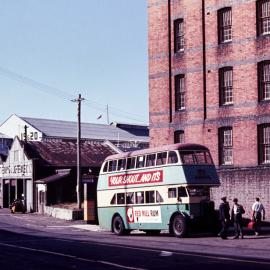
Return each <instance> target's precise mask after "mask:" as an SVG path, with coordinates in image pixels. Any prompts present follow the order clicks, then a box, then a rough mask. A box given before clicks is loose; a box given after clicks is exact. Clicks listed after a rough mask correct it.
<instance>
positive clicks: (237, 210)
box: [231, 198, 245, 239]
mask: <svg viewBox="0 0 270 270" xmlns="http://www.w3.org/2000/svg"><path fill="white" fill-rule="evenodd" d="M233 202H234V205H233V207H232V213H231V217H232V221H233V224H234V233H235V235H234V238H233V239H238V238H239V236H241V238H244V234H243V219H242V215H243V214H244V213H245V210H244V208H243V206H242V205H241V204H238V199H237V198H235V199H233Z"/></svg>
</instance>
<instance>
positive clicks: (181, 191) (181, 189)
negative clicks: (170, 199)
mask: <svg viewBox="0 0 270 270" xmlns="http://www.w3.org/2000/svg"><path fill="white" fill-rule="evenodd" d="M179 197H187V191H186V188H185V187H179V188H178V198H179Z"/></svg>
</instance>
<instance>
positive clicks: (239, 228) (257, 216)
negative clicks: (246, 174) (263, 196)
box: [218, 197, 265, 239]
mask: <svg viewBox="0 0 270 270" xmlns="http://www.w3.org/2000/svg"><path fill="white" fill-rule="evenodd" d="M244 213H245V210H244V207H243V206H242V205H241V204H239V203H238V199H237V198H234V199H233V206H232V209H231V213H230V205H229V203H228V201H227V197H222V198H221V203H220V205H219V219H220V222H221V231H220V233H219V234H218V235H219V236H220V237H221V238H222V239H228V228H229V225H230V221H232V222H233V225H234V237H233V239H238V238H242V239H243V238H244V233H243V218H242V215H243V214H244ZM262 219H263V220H264V219H265V209H264V206H263V204H262V203H261V202H260V198H258V197H257V198H256V199H255V202H254V203H253V205H252V216H251V220H252V221H253V223H254V227H253V228H254V231H255V234H256V235H259V233H260V230H261V221H262Z"/></svg>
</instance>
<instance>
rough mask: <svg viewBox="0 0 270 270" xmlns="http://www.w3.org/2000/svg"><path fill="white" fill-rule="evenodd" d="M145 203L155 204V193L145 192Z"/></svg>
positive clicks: (152, 191)
mask: <svg viewBox="0 0 270 270" xmlns="http://www.w3.org/2000/svg"><path fill="white" fill-rule="evenodd" d="M145 202H146V203H154V202H155V191H154V190H151V191H145Z"/></svg>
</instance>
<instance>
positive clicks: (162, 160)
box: [157, 152, 167, 165]
mask: <svg viewBox="0 0 270 270" xmlns="http://www.w3.org/2000/svg"><path fill="white" fill-rule="evenodd" d="M166 160H167V152H162V153H157V165H164V164H166Z"/></svg>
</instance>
